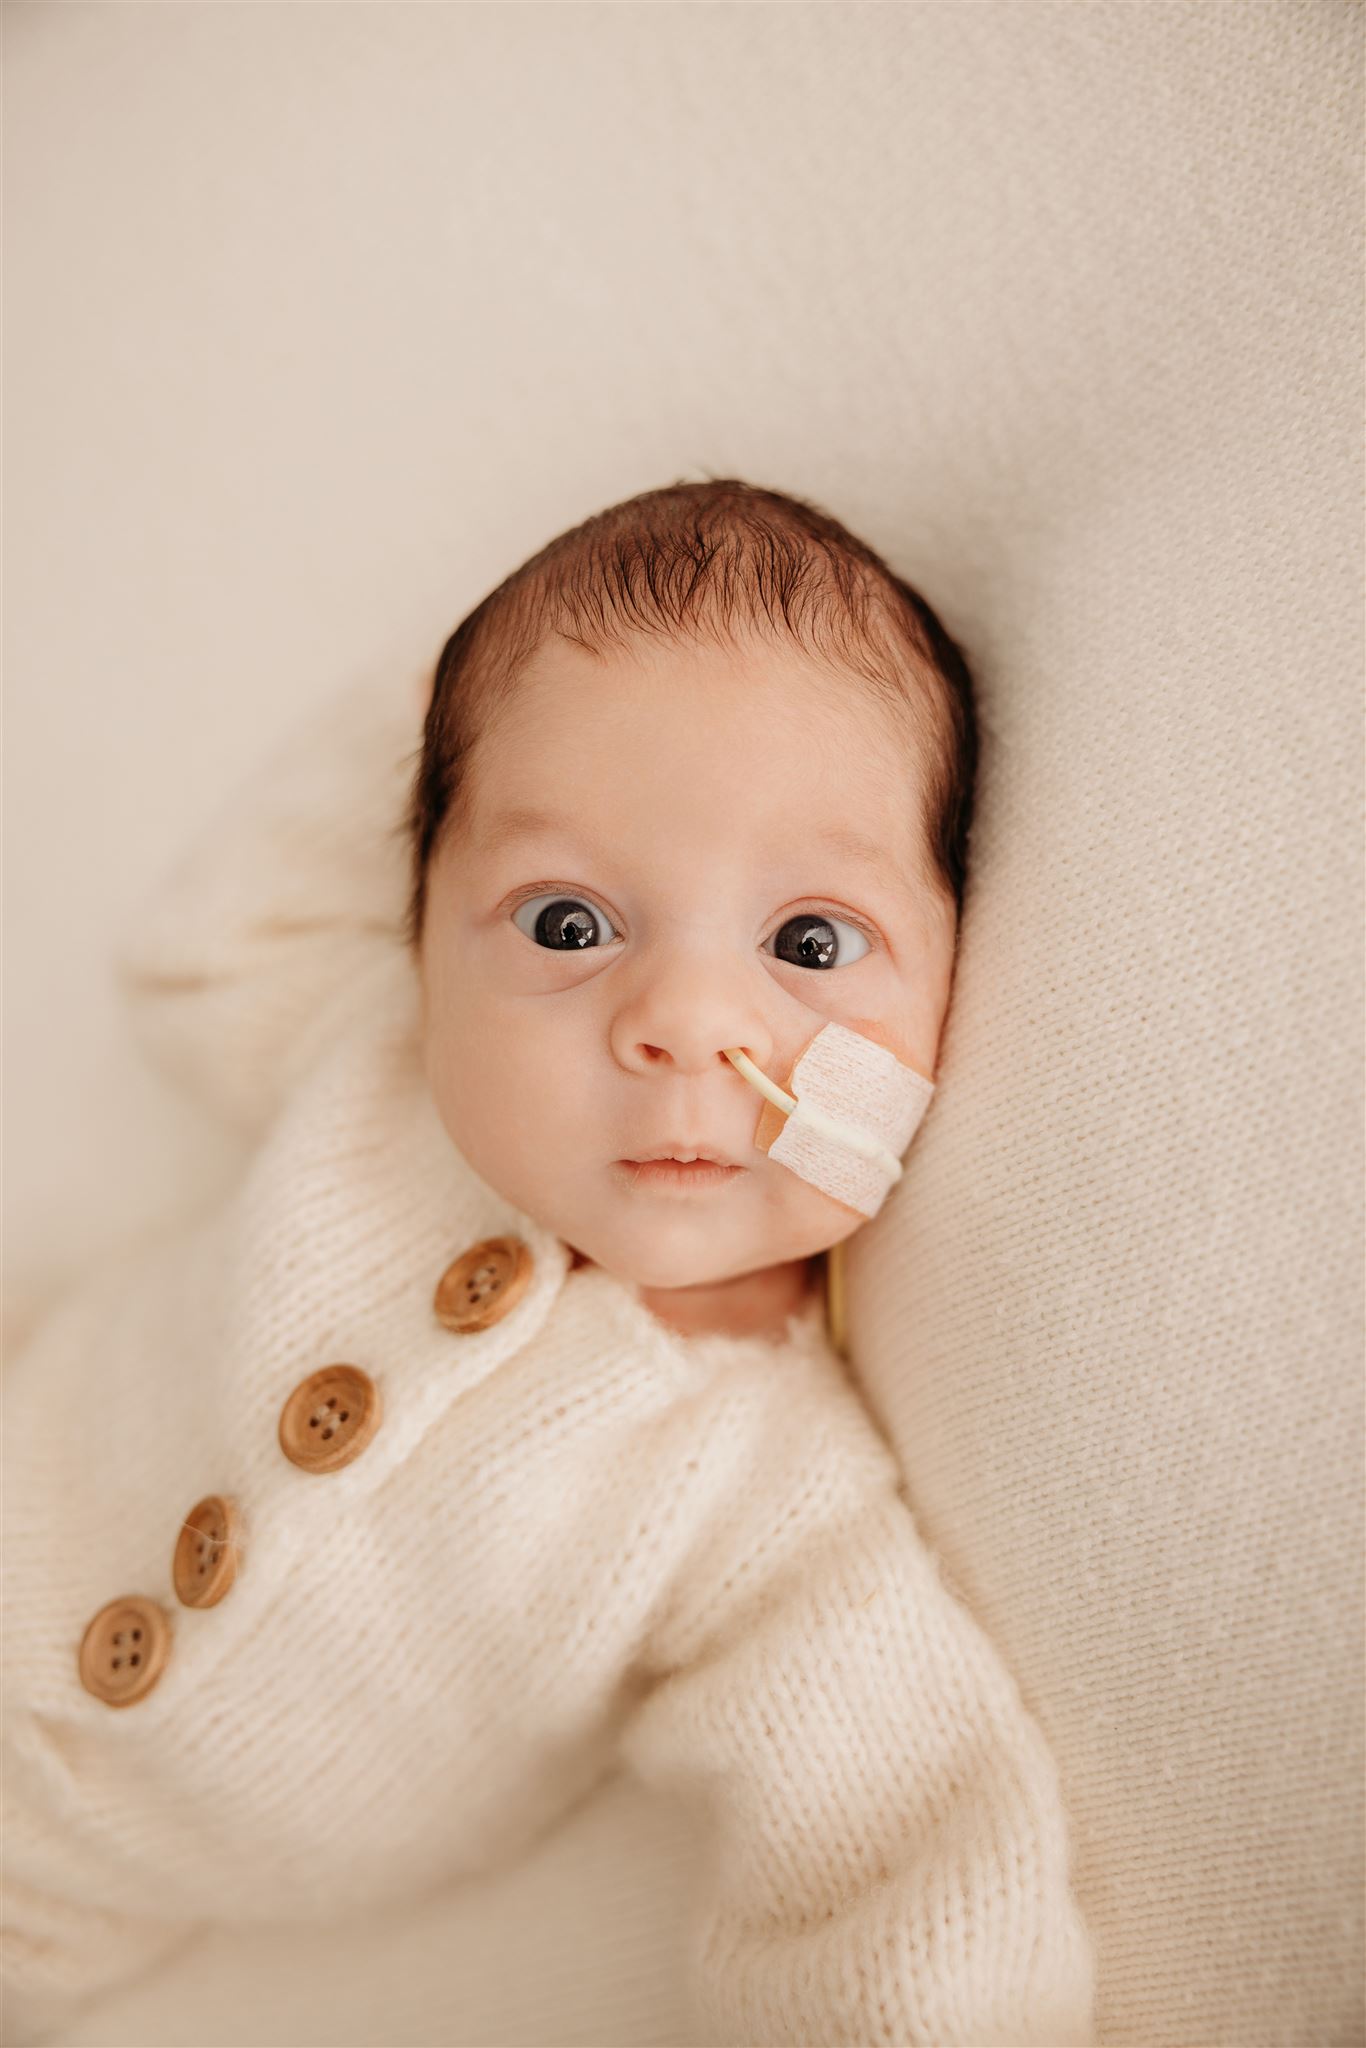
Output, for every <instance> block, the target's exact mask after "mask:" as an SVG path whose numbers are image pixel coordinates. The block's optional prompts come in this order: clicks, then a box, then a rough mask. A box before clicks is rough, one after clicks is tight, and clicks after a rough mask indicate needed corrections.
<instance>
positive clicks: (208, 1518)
mask: <svg viewBox="0 0 1366 2048" xmlns="http://www.w3.org/2000/svg"><path fill="white" fill-rule="evenodd" d="M238 1527H239V1517H238V1513H237V1507H236V1503H235V1502H233V1501H230V1500H225V1499H224V1498H223V1496H222V1494H221V1493H208V1494H205V1496H204V1498H203V1500H201V1501H198V1502H196V1504H195V1505H194V1507H192V1508H191V1509H190V1512H189V1514H188V1515H186V1517H185V1519H184V1521H183V1522H182V1523H181V1525H180V1536H179V1539H178V1541H177V1543H176V1547H175V1558H174V1560H173V1562H172V1565H171V1576H172V1578H173V1579H174V1581H175V1589H176V1593H177V1595H178V1597H179V1598H180V1599H181V1600H183V1601H184V1603H185V1605H186V1606H187V1607H216V1606H217V1605H218V1603H219V1601H220V1600H221V1599H222V1598H223V1595H224V1594H225V1593H226V1592H227V1590H228V1588H229V1586H230V1585H231V1584H232V1582H233V1580H234V1579H235V1578H236V1577H237V1532H238Z"/></svg>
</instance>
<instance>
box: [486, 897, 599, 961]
mask: <svg viewBox="0 0 1366 2048" xmlns="http://www.w3.org/2000/svg"><path fill="white" fill-rule="evenodd" d="M538 903H540V904H544V906H545V908H544V909H543V910H539V911H536V905H537V904H538ZM529 910H532V911H536V915H535V916H534V917H533V918H532V920H531V928H530V930H528V929H527V926H526V925H525V924H523V923H522V922H521V919H522V917H523V916H524V914H525V913H526V912H527V911H529ZM512 922H513V923H514V924H515V925H516V926H517V929H518V931H519V932H526V935H527V937H528V938H529V939H532V940H534V941H535V943H536V944H537V945H538V946H544V947H546V948H547V950H548V951H550V952H552V953H578V952H582V951H584V950H586V949H588V948H591V947H594V946H597V945H599V944H601V943H602V940H601V938H600V936H599V935H600V934H601V933H602V932H604V931H606V932H607V933H608V934H609V935H610V936H612V937H613V938H615V936H616V934H615V932H614V931H613V930H612V925H611V922H610V920H609V919H608V918H606V917H604V916H603V914H602V912H601V911H600V910H598V909H596V908H594V907H593V906H591V905H589V904H587V903H585V902H584V901H583V899H582V898H581V897H579V896H556V895H554V894H551V895H548V896H528V897H527V899H526V902H525V903H519V904H518V905H517V908H516V909H515V910H514V911H513V913H512Z"/></svg>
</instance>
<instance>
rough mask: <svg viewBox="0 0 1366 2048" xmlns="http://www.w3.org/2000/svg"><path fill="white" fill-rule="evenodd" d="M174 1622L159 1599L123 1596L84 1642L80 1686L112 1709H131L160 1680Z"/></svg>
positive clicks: (104, 1612)
mask: <svg viewBox="0 0 1366 2048" xmlns="http://www.w3.org/2000/svg"><path fill="white" fill-rule="evenodd" d="M170 1653H171V1624H170V1621H169V1620H168V1618H167V1616H166V1614H165V1612H164V1610H163V1609H162V1608H160V1607H158V1605H157V1603H156V1601H155V1600H145V1599H144V1598H143V1596H142V1594H141V1593H124V1594H123V1595H121V1597H120V1598H119V1599H117V1600H111V1601H110V1602H109V1604H108V1606H107V1607H102V1608H101V1609H100V1611H99V1613H98V1614H97V1615H96V1616H95V1618H94V1620H93V1621H92V1622H91V1623H90V1626H89V1627H88V1628H87V1629H86V1632H85V1634H84V1635H83V1636H82V1638H81V1654H80V1674H81V1684H82V1685H83V1686H84V1687H85V1689H86V1691H87V1692H93V1693H94V1695H95V1698H96V1699H97V1700H104V1701H105V1702H106V1704H107V1705H109V1706H111V1707H131V1706H132V1704H133V1702H134V1700H140V1699H143V1698H144V1697H145V1696H146V1694H148V1693H149V1692H150V1691H151V1690H152V1687H153V1686H154V1685H155V1684H156V1682H157V1680H158V1679H159V1678H160V1676H161V1674H162V1671H163V1670H164V1668H165V1665H166V1659H167V1657H168V1656H169V1655H170Z"/></svg>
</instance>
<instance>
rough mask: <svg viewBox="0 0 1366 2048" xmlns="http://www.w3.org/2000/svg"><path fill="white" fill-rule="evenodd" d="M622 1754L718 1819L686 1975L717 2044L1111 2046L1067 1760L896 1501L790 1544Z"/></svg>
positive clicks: (891, 1493) (658, 1697)
mask: <svg viewBox="0 0 1366 2048" xmlns="http://www.w3.org/2000/svg"><path fill="white" fill-rule="evenodd" d="M775 1547H776V1548H777V1549H778V1550H779V1551H782V1550H783V1549H784V1544H783V1541H782V1539H781V1537H780V1538H779V1540H778V1542H777V1543H776V1545H775ZM623 1755H624V1758H625V1760H626V1761H627V1763H628V1764H629V1765H630V1766H632V1767H633V1768H634V1769H635V1770H636V1771H637V1772H638V1773H639V1775H640V1776H641V1777H642V1778H643V1779H644V1780H645V1781H646V1782H647V1783H654V1784H656V1785H658V1786H660V1787H661V1788H662V1789H667V1790H669V1791H672V1792H681V1793H682V1794H683V1795H684V1796H685V1797H687V1796H689V1795H695V1796H698V1797H700V1798H702V1799H703V1800H704V1801H705V1803H706V1806H707V1808H708V1811H709V1818H710V1822H711V1828H712V1835H711V1848H712V1854H711V1858H710V1863H709V1868H710V1871H711V1873H712V1874H711V1875H710V1877H709V1879H708V1882H707V1885H706V1890H705V1896H704V1897H703V1898H702V1899H701V1900H700V1901H699V1905H698V1911H697V1915H696V1920H695V1924H694V1926H693V1929H692V1933H691V1940H690V1967H691V1971H692V1980H693V1988H694V1995H695V1998H696V2000H697V2003H698V2005H699V2007H700V2009H701V2011H702V2013H703V2015H704V2016H705V2019H706V2020H707V2022H708V2023H709V2025H710V2027H711V2028H712V2030H713V2038H714V2039H715V2040H717V2041H721V2042H727V2043H740V2042H743V2043H746V2044H749V2048H757V2044H767V2043H792V2044H796V2043H801V2044H803V2048H817V2044H820V2048H829V2044H837V2043H838V2044H873V2043H876V2044H887V2048H890V2044H893V2043H895V2044H897V2048H906V2044H921V2043H924V2044H927V2048H929V2044H933V2048H955V2044H959V2048H997V2044H1001V2048H1004V2044H1039V2048H1084V2044H1088V2043H1090V2041H1091V2039H1092V2032H1091V2028H1092V2001H1093V1959H1092V1951H1091V1946H1090V1940H1089V1936H1088V1934H1087V1931H1086V1928H1085V1925H1084V1923H1083V1921H1082V1919H1081V1917H1080V1914H1079V1912H1078V1909H1077V1906H1076V1904H1075V1902H1074V1899H1073V1896H1072V1892H1071V1888H1070V1884H1069V1872H1068V1847H1067V1831H1066V1824H1065V1814H1064V1808H1063V1802H1062V1796H1061V1791H1060V1785H1059V1779H1058V1774H1057V1771H1056V1767H1055V1765H1054V1762H1053V1758H1052V1755H1051V1753H1050V1751H1049V1750H1048V1748H1047V1747H1046V1745H1045V1743H1044V1740H1043V1737H1042V1734H1041V1732H1040V1730H1039V1728H1038V1727H1037V1725H1036V1724H1035V1722H1034V1721H1033V1720H1032V1719H1031V1718H1030V1717H1029V1715H1028V1714H1027V1713H1026V1711H1025V1709H1024V1707H1023V1704H1022V1702H1021V1699H1020V1696H1019V1693H1018V1691H1017V1689H1016V1687H1015V1685H1014V1682H1013V1681H1012V1679H1011V1677H1010V1676H1009V1674H1008V1673H1007V1671H1006V1670H1005V1668H1004V1666H1003V1665H1002V1664H1001V1662H1000V1661H999V1659H998V1657H997V1655H996V1654H995V1652H994V1650H993V1649H992V1647H991V1645H990V1643H989V1641H988V1639H987V1638H986V1636H985V1634H984V1633H983V1631H982V1630H981V1629H980V1627H979V1626H978V1625H977V1623H976V1622H975V1621H974V1620H973V1618H972V1617H971V1615H970V1614H969V1613H968V1611H967V1609H966V1608H965V1607H963V1606H962V1605H961V1604H960V1603H959V1601H958V1600H957V1599H956V1598H955V1597H953V1596H952V1595H951V1594H950V1592H949V1591H948V1590H947V1589H946V1587H945V1586H944V1584H943V1583H942V1581H941V1579H940V1576H939V1572H938V1567H937V1560H936V1559H935V1558H934V1556H933V1555H932V1553H930V1552H929V1551H928V1550H927V1548H926V1547H925V1545H924V1544H923V1542H922V1540H921V1538H920V1536H919V1534H918V1531H917V1529H916V1526H915V1523H914V1520H913V1518H912V1515H911V1512H910V1510H909V1508H908V1507H907V1506H906V1504H905V1502H904V1500H903V1499H902V1498H900V1496H899V1495H898V1494H897V1492H896V1491H895V1490H893V1489H892V1488H887V1489H886V1490H885V1491H884V1492H883V1493H882V1495H881V1497H880V1498H878V1499H877V1500H875V1501H872V1502H869V1503H868V1504H866V1505H865V1507H864V1509H863V1510H862V1511H861V1512H860V1513H859V1514H858V1515H857V1516H855V1517H853V1518H851V1519H850V1520H849V1521H848V1522H847V1524H846V1526H845V1527H844V1528H843V1529H842V1530H839V1531H836V1530H830V1531H828V1532H827V1533H825V1534H824V1535H822V1536H820V1537H819V1538H818V1540H816V1541H815V1542H814V1543H813V1544H810V1545H807V1546H805V1547H796V1548H794V1547H793V1546H792V1545H791V1544H790V1543H788V1544H787V1545H786V1555H785V1562H784V1564H783V1565H782V1566H781V1567H779V1568H778V1569H777V1570H776V1571H774V1572H771V1573H769V1574H767V1575H766V1576H762V1575H761V1579H760V1582H759V1584H758V1585H757V1586H755V1588H754V1590H752V1591H751V1592H750V1594H749V1595H748V1596H747V1597H746V1598H745V1599H744V1600H743V1601H741V1602H739V1603H735V1602H732V1605H731V1611H730V1614H729V1616H728V1619H727V1622H726V1624H725V1625H724V1626H723V1627H722V1628H720V1629H719V1630H717V1631H715V1632H714V1633H712V1634H711V1635H710V1636H709V1637H707V1638H705V1639H704V1640H702V1641H701V1642H700V1643H699V1644H698V1646H697V1648H696V1650H695V1652H694V1653H693V1654H691V1655H690V1656H689V1657H688V1658H687V1660H686V1662H685V1663H684V1664H683V1665H682V1666H681V1668H678V1669H675V1670H673V1671H671V1672H669V1673H667V1674H666V1675H664V1676H663V1677H662V1678H661V1679H660V1681H659V1682H658V1683H657V1684H655V1685H654V1686H653V1688H652V1689H651V1690H649V1691H648V1692H647V1693H646V1695H645V1697H644V1699H643V1700H642V1702H641V1704H640V1705H639V1706H638V1707H637V1708H636V1709H635V1712H634V1716H633V1718H632V1720H631V1721H630V1722H629V1723H628V1725H627V1728H626V1731H625V1736H624V1743H623Z"/></svg>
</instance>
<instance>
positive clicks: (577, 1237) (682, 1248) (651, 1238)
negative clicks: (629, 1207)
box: [551, 1203, 858, 1291]
mask: <svg viewBox="0 0 1366 2048" xmlns="http://www.w3.org/2000/svg"><path fill="white" fill-rule="evenodd" d="M702 1206H703V1205H702V1204H700V1203H689V1204H688V1210H689V1213H688V1214H686V1215H684V1216H668V1215H666V1216H664V1217H660V1216H653V1217H641V1218H640V1219H639V1220H632V1221H631V1222H630V1223H629V1224H625V1225H623V1224H621V1223H620V1222H618V1221H616V1220H614V1219H610V1218H608V1219H602V1218H594V1219H592V1220H591V1221H590V1220H589V1219H587V1218H585V1217H584V1216H582V1215H580V1216H578V1217H577V1218H576V1219H575V1221H573V1222H570V1223H567V1224H566V1226H565V1227H564V1228H563V1229H556V1235H557V1236H559V1237H560V1238H561V1239H562V1240H563V1241H564V1243H566V1244H567V1245H568V1246H569V1247H570V1249H571V1250H572V1251H573V1253H574V1254H575V1258H576V1262H578V1263H590V1264H592V1265H595V1266H601V1267H602V1268H603V1269H604V1270H605V1271H606V1272H609V1273H611V1274H612V1275H613V1277H614V1278H616V1279H618V1280H621V1281H623V1282H624V1283H625V1284H626V1285H627V1286H632V1287H640V1288H647V1289H651V1290H658V1291H665V1290H675V1289H682V1288H688V1287H713V1286H721V1285H724V1284H725V1283H727V1282H729V1281H737V1280H741V1279H744V1278H745V1277H746V1276H748V1275H751V1274H755V1273H761V1272H766V1271H768V1270H769V1269H770V1268H772V1267H775V1266H784V1265H788V1264H790V1263H791V1262H792V1261H793V1260H797V1259H809V1258H811V1257H813V1256H814V1255H815V1254H816V1253H818V1252H824V1251H827V1250H828V1249H829V1248H830V1246H831V1245H832V1244H837V1243H839V1242H840V1240H841V1239H842V1238H844V1237H847V1236H848V1235H849V1233H850V1230H851V1229H855V1228H857V1221H858V1219H856V1218H854V1217H853V1216H851V1215H850V1214H849V1212H848V1211H847V1210H843V1209H841V1211H840V1217H841V1220H840V1221H839V1222H837V1223H835V1224H834V1225H833V1227H832V1224H831V1221H830V1218H829V1217H823V1218H821V1219H819V1220H817V1221H813V1222H812V1223H811V1224H810V1225H809V1226H808V1227H807V1228H805V1229H793V1228H787V1229H784V1230H782V1231H775V1230H772V1229H764V1228H763V1227H762V1222H763V1221H764V1220H765V1219H759V1220H760V1227H759V1228H753V1229H749V1230H746V1229H745V1228H744V1227H743V1221H742V1219H741V1218H739V1217H736V1216H727V1215H726V1214H725V1213H724V1211H722V1210H720V1208H719V1205H718V1211H717V1213H714V1214H713V1215H711V1216H710V1217H708V1216H705V1215H700V1214H697V1213H696V1211H697V1210H698V1209H700V1208H702ZM551 1227H552V1228H555V1226H553V1225H552V1226H551Z"/></svg>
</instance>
